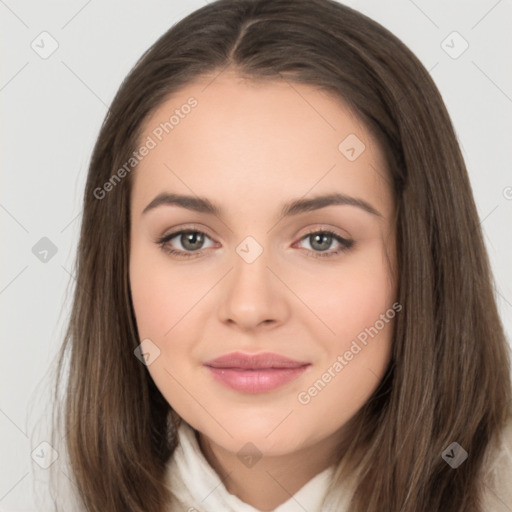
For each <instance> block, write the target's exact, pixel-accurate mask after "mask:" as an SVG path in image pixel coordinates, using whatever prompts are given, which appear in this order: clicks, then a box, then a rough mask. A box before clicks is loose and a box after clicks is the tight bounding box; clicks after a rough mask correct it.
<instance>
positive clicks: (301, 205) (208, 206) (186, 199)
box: [142, 192, 382, 217]
mask: <svg viewBox="0 0 512 512" xmlns="http://www.w3.org/2000/svg"><path fill="white" fill-rule="evenodd" d="M162 205H170V206H180V207H182V208H186V209H187V210H192V211H196V212H200V213H207V214H211V215H215V216H217V217H222V213H223V212H222V208H221V207H220V206H219V205H216V204H214V203H212V202H211V201H210V200H209V199H208V198H206V197H199V196H188V195H182V194H173V193H169V192H163V193H161V194H158V195H157V196H156V197H155V198H154V199H153V200H152V201H151V202H150V203H149V204H148V205H147V206H146V207H145V208H144V210H143V211H142V214H145V213H147V212H148V211H150V210H153V209H155V208H157V207H158V206H162ZM333 205H348V206H356V207H357V208H360V209H361V210H364V211H365V212H367V213H370V214H372V215H375V216H377V217H382V214H381V213H380V212H379V211H378V210H376V209H375V208H374V207H373V206H372V205H371V204H369V203H368V202H366V201H365V200H363V199H359V198H356V197H351V196H347V195H345V194H339V193H335V194H327V195H321V196H316V197H312V198H310V199H295V200H292V201H288V202H287V203H285V204H283V206H282V208H281V216H282V217H290V216H293V215H298V214H300V213H304V212H310V211H314V210H319V209H320V208H325V207H327V206H333Z"/></svg>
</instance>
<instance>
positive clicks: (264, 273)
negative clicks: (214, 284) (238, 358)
mask: <svg viewBox="0 0 512 512" xmlns="http://www.w3.org/2000/svg"><path fill="white" fill-rule="evenodd" d="M268 263H269V261H268V258H267V254H266V252H265V251H263V253H262V254H261V255H260V256H259V257H257V258H256V259H255V260H254V261H252V262H251V263H249V262H248V261H246V260H244V259H243V258H242V257H241V256H239V255H238V254H235V255H234V257H233V268H232V270H231V272H229V273H228V275H227V276H226V277H225V279H224V280H223V282H222V283H221V290H220V291H221V298H220V305H219V316H220V319H221V321H222V322H224V323H228V324H231V325H232V326H237V327H238V328H239V329H240V330H243V331H252V330H255V329H261V328H269V329H270V328H275V327H277V326H278V325H280V324H282V323H284V322H286V320H287V318H288V316H289V306H288V304H287V301H286V287H285V285H284V284H283V282H282V281H281V280H280V279H279V278H278V277H276V271H275V270H274V269H271V268H270V267H269V264H268Z"/></svg>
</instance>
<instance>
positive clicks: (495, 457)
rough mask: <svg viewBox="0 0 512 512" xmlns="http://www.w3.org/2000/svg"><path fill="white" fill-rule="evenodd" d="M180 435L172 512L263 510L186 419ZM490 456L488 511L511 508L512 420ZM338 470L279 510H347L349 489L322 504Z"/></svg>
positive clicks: (171, 477) (170, 474)
mask: <svg viewBox="0 0 512 512" xmlns="http://www.w3.org/2000/svg"><path fill="white" fill-rule="evenodd" d="M178 436H179V444H178V446H177V448H176V450H175V452H174V454H173V457H172V459H171V461H170V463H169V465H168V468H167V482H168V485H169V488H170V489H171V491H172V493H173V495H174V500H173V502H172V504H171V505H170V508H169V511H170V512H178V511H179V512H260V511H259V510H258V509H256V508H254V507H252V506H251V505H249V504H247V503H245V502H243V501H242V500H240V499H239V498H238V497H237V496H235V495H234V494H231V493H229V492H228V490H227V489H226V487H225V486H224V484H223V483H222V481H221V479H220V477H219V476H218V474H217V473H216V472H215V470H214V469H213V468H212V467H211V466H210V464H209V463H208V461H207V460H206V458H205V457H204V455H203V453H202V452H201V449H200V447H199V443H198V442H197V439H196V435H195V431H194V430H193V429H192V427H190V425H188V424H187V423H186V422H185V421H182V423H181V425H180V427H179V430H178ZM486 457H487V465H486V467H488V470H487V471H485V474H484V476H483V479H484V489H485V490H486V492H485V494H484V504H485V508H484V510H485V512H512V422H510V423H509V425H508V426H507V428H506V429H505V431H504V433H503V440H502V443H501V445H500V447H499V449H498V450H495V451H493V452H492V453H488V454H487V456H486ZM454 471H456V469H454ZM333 474H334V468H333V467H331V468H328V469H326V470H324V471H322V472H321V473H319V474H318V475H316V476H315V477H314V478H312V479H311V480H310V481H309V482H307V483H306V484H305V485H304V486H303V487H302V488H301V489H299V490H298V491H297V492H296V493H295V494H294V495H293V496H292V497H290V498H289V499H288V500H287V501H286V502H285V503H283V504H281V505H279V506H278V507H277V508H276V509H274V512H304V511H305V510H306V511H307V512H320V511H322V512H331V511H332V512H334V511H336V512H348V511H349V509H348V502H349V498H350V496H349V494H350V493H349V492H346V493H345V495H343V493H341V499H340V498H339V497H338V501H337V502H336V504H334V503H332V504H331V505H329V504H328V500H327V501H326V502H324V503H323V499H324V497H325V496H326V491H327V487H328V485H329V483H330V481H331V478H332V476H333ZM322 503H323V505H322Z"/></svg>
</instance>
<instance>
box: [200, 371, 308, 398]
mask: <svg viewBox="0 0 512 512" xmlns="http://www.w3.org/2000/svg"><path fill="white" fill-rule="evenodd" d="M207 368H208V370H210V372H211V373H212V375H213V378H214V379H216V380H218V381H219V382H221V383H222V384H224V385H225V386H227V387H228V388H231V389H235V390H236V391H241V392H242V393H265V392H267V391H272V390H274V389H277V388H279V387H281V386H284V385H285V384H286V383H288V382H290V381H292V380H294V379H296V378H297V377H299V375H301V374H302V373H303V372H304V370H305V369H306V368H307V366H299V367H297V368H263V369H260V370H242V369H240V368H213V367H212V366H207Z"/></svg>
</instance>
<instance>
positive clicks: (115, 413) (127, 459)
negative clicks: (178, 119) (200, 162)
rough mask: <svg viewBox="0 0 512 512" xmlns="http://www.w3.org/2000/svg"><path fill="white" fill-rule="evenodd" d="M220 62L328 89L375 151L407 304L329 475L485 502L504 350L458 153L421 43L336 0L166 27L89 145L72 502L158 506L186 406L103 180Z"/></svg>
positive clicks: (411, 499) (65, 430)
mask: <svg viewBox="0 0 512 512" xmlns="http://www.w3.org/2000/svg"><path fill="white" fill-rule="evenodd" d="M227 68H230V69H234V70H236V71H237V72H238V73H239V74H240V75H241V76H244V77H248V78H252V79H259V80H261V79H268V80H287V81H289V82H290V83H293V82H296V83H303V84H311V85H313V86H315V87H319V88H322V89H325V90H326V91H329V92H330V93H333V94H334V95H335V96H337V97H338V98H340V99H343V100H344V102H346V103H347V104H348V105H349V106H350V107H351V108H352V109H353V110H354V111H355V112H356V113H357V115H358V116H359V118H360V119H361V120H362V121H363V122H364V124H365V125H366V126H367V128H368V129H369V130H371V132H372V133H373V134H374V135H375V136H376V137H377V139H378V140H379V142H380V144H381V146H382V149H383V150H384V152H385V155H386V159H387V167H388V175H389V182H390V185H391V187H392V189H393V192H394V194H395V198H396V206H397V211H398V215H397V221H396V229H397V254H398V269H399V296H398V301H399V302H400V304H402V305H403V311H402V312H401V313H400V315H398V316H397V318H396V326H395V336H394V340H393V350H392V358H391V362H390V364H389V367H388V370H387V372H386V374H385V376H384V378H383V379H382V381H381V383H380V385H379V387H378V389H377V390H376V391H375V393H374V394H373V395H372V396H371V397H370V399H369V400H368V401H367V402H366V403H365V405H364V406H363V407H362V408H361V410H360V411H359V412H358V413H357V414H356V416H354V417H353V418H352V419H351V421H350V422H349V423H350V425H349V427H350V429H351V432H352V435H351V436H350V443H349V444H348V445H347V446H345V450H344V451H345V454H344V457H343V459H342V461H340V466H339V470H338V474H337V475H336V476H337V478H336V482H335V483H334V484H333V491H334V490H335V488H336V486H337V485H338V481H337V480H338V479H340V480H341V479H343V478H347V479H348V478H352V479H353V485H354V486H353V489H354V495H353V500H352V503H351V506H350V510H352V511H356V512H363V511H364V512H377V511H378V512H381V511H385V512H390V511H401V512H421V511H425V512H427V511H428V512H433V511H443V512H456V511H457V512H462V511H465V512H468V511H475V512H477V511H479V510H481V506H480V496H481V493H482V484H481V478H480V472H481V469H482V467H483V462H484V454H485V452H486V450H487V449H488V448H489V447H490V446H491V444H490V443H491V441H493V439H494V438H495V437H496V436H498V435H499V433H500V432H501V430H502V428H503V427H504V425H505V424H506V422H507V420H508V419H509V418H510V417H511V410H510V403H511V383H510V374H509V368H510V358H509V352H508V348H507V343H506V340H505V336H504V332H503V328H502V325H501V322H500V318H499V316H498V312H497V307H496V303H495V297H494V290H493V283H492V275H491V272H490V266H489V262H488V257H487V254H486V250H485V246H484V243H483V238H482V232H481V228H480V224H479V219H478V215H477V210H476V207H475V203H474V200H473V197H472V192H471V187H470V183H469V179H468V175H467V171H466V168H465V164H464V161H463V157H462V155H461V152H460V149H459V145H458V143H457V139H456V136H455V133H454V129H453V126H452V123H451V121H450V118H449V116H448V113H447V110H446V108H445V106H444V104H443V101H442V98H441V95H440V93H439V92H438V90H437V88H436V86H435V84H434V82H433V80H432V79H431V77H430V75H429V73H428V72H427V71H426V69H425V68H424V67H423V65H422V64H421V63H420V62H419V60H418V59H417V58H416V57H415V56H414V55H413V54H412V52H411V51H410V50H409V49H408V48H407V47H406V46H405V45H404V44H403V43H402V42H401V41H400V40H399V39H397V38H396V37H395V36H394V35H393V34H391V33H390V32H389V31H388V30H386V29H385V28H383V27H382V26H381V25H379V24H378V23H376V22H374V21H372V20H371V19H369V18H367V17H366V16H364V15H362V14H361V13H359V12H357V11H355V10H353V9H351V8H348V7H346V6H343V5H341V4H339V3H337V2H335V1H332V0H299V1H297V0H271V1H269V0H220V1H217V2H213V3H211V4H209V5H207V6H205V7H203V8H201V9H199V10H197V11H195V12H193V13H192V14H190V15H189V16H187V17H186V18H184V19H183V20H181V21H180V22H179V23H177V24H176V25H174V26H173V27H172V28H171V29H170V30H169V31H168V32H166V33H165V34H164V35H163V36H162V37H160V39H159V40H158V41H157V42H156V43H155V44H154V45H153V46H152V47H151V48H150V49H149V50H148V51H147V52H146V53H145V54H144V55H143V56H142V57H141V58H140V60H139V61H138V62H137V64H136V65H135V67H134V68H133V70H132V71H131V72H130V74H129V75H128V76H127V78H126V79H125V80H124V81H123V83H122V85H121V87H120V89H119V91H118V93H117V95H116V97H115V99H114V101H113V102H112V105H111V107H110V110H109V112H108V114H107V116H106V118H105V120H104V123H103V126H102V128H101V131H100V134H99V137H98V139H97V142H96V145H95V148H94V151H93V154H92V158H91V162H90V167H89V173H88V177H87V184H86V189H85V196H84V201H83V219H82V226H81V234H80V242H79V247H78V254H77V262H76V274H75V277H76V287H75V291H74V301H73V308H72V312H71V318H70V322H69V326H68V330H67V333H66V336H65V340H64V343H63V345H62V348H61V351H60V353H59V357H58V375H57V383H56V387H55V401H56V404H57V405H56V410H57V409H58V418H59V420H58V422H59V425H60V423H62V425H60V426H59V427H57V425H56V427H55V436H57V437H58V438H59V439H60V440H61V441H64V442H65V446H66V450H67V453H68V456H69V464H70V467H71V471H72V474H70V475H68V476H69V477H70V478H72V479H73V480H74V483H75V484H76V488H77V495H78V496H79V497H80V499H81V500H82V502H83V503H82V504H81V506H82V507H83V509H84V510H87V511H91V512H92V511H94V512H106V511H112V512H114V511H116V512H118V511H121V510H123V511H124V510H130V511H132V512H143V511H144V512H162V511H164V510H166V506H168V503H169V501H170V494H169V489H168V488H167V487H166V486H165V483H164V472H165V468H166V465H167V463H168V462H169V459H170V457H171V456H172V454H173V451H174V449H175V447H176V443H177V437H176V429H177V425H178V423H179V417H177V414H176V413H175V412H174V411H172V409H171V407H170V406H169V404H168V403H167V402H166V400H165V399H164V398H163V396H162V395H161V393H160V392H159V390H158V389H157V388H156V386H155V385H154V383H153V381H152V379H151V377H150V375H149V372H148V371H147V369H146V368H145V367H144V365H142V364H141V363H140V361H139V360H138V359H137V358H136V357H135V356H134V350H135V349H136V347H137V346H138V345H139V343H140V339H139V337H138V334H137V329H136V324H135V318H134V311H133V307H132V303H131V297H130V283H129V278H128V261H129V232H130V230H129V223H130V191H131V183H132V179H131V176H132V174H133V172H136V168H135V170H134V171H133V172H132V173H131V174H128V175H127V176H126V177H125V178H124V179H122V180H120V181H119V182H118V183H117V182H116V184H115V187H114V190H112V191H110V192H109V193H108V194H107V195H106V196H105V197H99V194H98V192H97V191H98V188H101V187H103V186H104V184H105V183H106V182H108V181H109V180H110V179H111V178H112V176H113V174H114V173H115V172H116V170H117V169H119V168H121V167H122V166H123V164H125V163H126V162H127V161H128V160H129V158H130V157H131V156H132V153H133V151H134V150H135V149H136V148H137V147H138V144H139V142H140V141H139V137H140V135H141V127H142V126H143V123H144V121H145V120H146V119H147V118H148V116H149V114H150V113H152V112H154V110H155V109H157V108H158V107H159V105H161V104H162V102H163V101H164V100H165V99H167V98H168V97H169V95H171V94H173V93H175V92H177V91H178V90H180V89H181V88H183V87H184V86H185V85H187V84H188V83H190V82H192V81H193V80H194V79H196V78H198V77H200V76H206V75H211V76H212V78H213V77H214V76H215V75H217V74H219V73H221V72H222V71H223V70H225V69H227ZM199 108H200V106H199ZM95 191H96V193H95ZM66 362H68V364H69V375H68V376H67V381H66V387H65V397H64V402H63V406H64V411H63V414H62V415H61V411H60V407H58V402H59V398H58V389H59V386H60V383H61V381H62V378H63V375H62V373H63V371H62V370H63V368H64V365H65V363H66ZM62 418H63V421H61V420H62ZM57 428H60V429H62V430H61V432H60V433H59V432H58V431H57ZM59 439H56V440H55V443H56V444H58V440H59ZM452 441H456V442H457V443H459V444H460V445H461V446H462V447H463V448H464V449H465V450H466V451H467V452H468V453H469V458H468V459H467V460H466V461H465V462H464V463H463V464H462V465H460V466H459V467H458V468H457V469H456V470H454V469H452V468H451V467H450V466H449V465H448V464H447V463H446V462H445V461H444V460H443V459H442V457H441V453H442V452H443V450H444V449H445V448H446V447H447V446H448V445H449V444H450V443H451V442H452ZM356 476H357V478H356Z"/></svg>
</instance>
